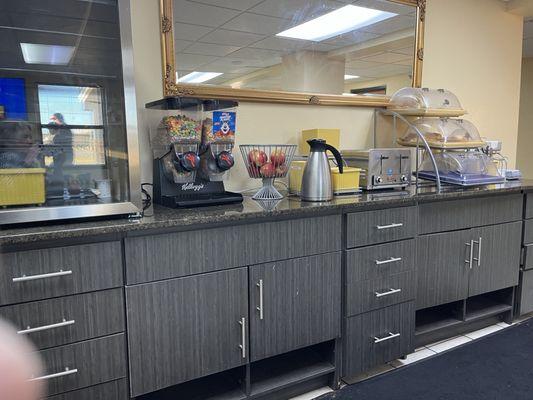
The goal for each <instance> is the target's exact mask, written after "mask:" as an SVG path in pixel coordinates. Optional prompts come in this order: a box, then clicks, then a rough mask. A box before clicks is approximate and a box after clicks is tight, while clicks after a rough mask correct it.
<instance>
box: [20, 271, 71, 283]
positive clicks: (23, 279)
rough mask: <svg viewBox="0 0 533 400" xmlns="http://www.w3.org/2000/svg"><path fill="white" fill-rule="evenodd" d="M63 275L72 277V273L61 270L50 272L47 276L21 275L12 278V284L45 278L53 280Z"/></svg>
mask: <svg viewBox="0 0 533 400" xmlns="http://www.w3.org/2000/svg"><path fill="white" fill-rule="evenodd" d="M65 275H72V271H70V270H69V271H63V270H62V269H61V270H59V271H57V272H50V273H49V274H41V275H28V276H26V275H22V276H20V277H18V278H13V282H26V281H35V280H38V279H46V278H55V277H58V276H65Z"/></svg>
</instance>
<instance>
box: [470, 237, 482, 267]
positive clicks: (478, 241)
mask: <svg viewBox="0 0 533 400" xmlns="http://www.w3.org/2000/svg"><path fill="white" fill-rule="evenodd" d="M472 243H475V244H477V258H476V257H474V258H472V260H474V261H476V262H477V266H478V267H481V236H480V237H479V240H472Z"/></svg>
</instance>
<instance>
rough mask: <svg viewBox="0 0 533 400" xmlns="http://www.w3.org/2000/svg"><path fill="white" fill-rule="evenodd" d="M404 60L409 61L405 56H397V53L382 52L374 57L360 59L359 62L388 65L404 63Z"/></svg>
mask: <svg viewBox="0 0 533 400" xmlns="http://www.w3.org/2000/svg"><path fill="white" fill-rule="evenodd" d="M406 59H409V60H411V58H409V57H407V56H406V55H405V54H397V53H390V52H384V53H381V54H376V55H374V56H370V57H363V58H361V60H363V61H371V62H378V63H388V64H390V63H393V62H398V61H404V60H406ZM411 62H412V61H411Z"/></svg>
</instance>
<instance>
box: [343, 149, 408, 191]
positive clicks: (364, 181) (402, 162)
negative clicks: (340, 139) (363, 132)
mask: <svg viewBox="0 0 533 400" xmlns="http://www.w3.org/2000/svg"><path fill="white" fill-rule="evenodd" d="M341 153H342V157H343V159H344V161H345V162H346V164H348V166H350V167H357V168H361V169H362V170H363V171H361V180H360V184H361V187H362V188H363V189H366V190H374V189H389V188H405V187H407V186H409V185H410V184H411V176H412V165H411V160H412V157H411V155H412V149H409V148H391V149H368V150H343V151H341Z"/></svg>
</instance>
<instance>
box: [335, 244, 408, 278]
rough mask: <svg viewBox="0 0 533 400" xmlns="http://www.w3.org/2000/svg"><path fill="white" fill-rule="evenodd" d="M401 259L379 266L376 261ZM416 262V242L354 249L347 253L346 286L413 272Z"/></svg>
mask: <svg viewBox="0 0 533 400" xmlns="http://www.w3.org/2000/svg"><path fill="white" fill-rule="evenodd" d="M391 258H395V259H396V258H401V260H398V261H395V262H392V263H388V264H381V265H377V264H376V261H385V260H390V259H391ZM415 261H416V241H415V240H414V239H410V240H402V241H400V242H393V243H387V244H380V245H377V246H369V247H363V248H360V249H352V250H348V251H347V252H346V284H347V285H352V284H354V283H355V282H359V281H362V280H368V279H379V278H382V277H385V276H387V275H391V274H395V273H398V272H402V271H409V270H413V269H414V267H415Z"/></svg>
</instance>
